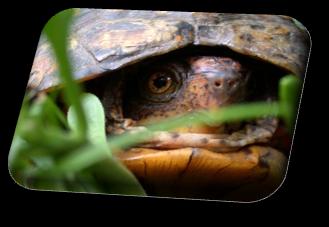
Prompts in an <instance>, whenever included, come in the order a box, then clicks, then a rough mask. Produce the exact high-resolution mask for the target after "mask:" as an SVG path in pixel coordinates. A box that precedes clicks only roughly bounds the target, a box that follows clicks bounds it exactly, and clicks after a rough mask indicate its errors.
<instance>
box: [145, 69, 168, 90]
mask: <svg viewBox="0 0 329 227" xmlns="http://www.w3.org/2000/svg"><path fill="white" fill-rule="evenodd" d="M173 84H174V78H172V76H171V75H169V74H167V73H163V72H156V73H154V74H152V75H151V76H150V77H149V79H148V82H147V86H148V89H149V91H150V92H151V93H154V94H163V93H166V92H170V90H172V88H173Z"/></svg>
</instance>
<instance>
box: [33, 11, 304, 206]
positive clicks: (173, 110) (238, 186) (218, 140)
mask: <svg viewBox="0 0 329 227" xmlns="http://www.w3.org/2000/svg"><path fill="white" fill-rule="evenodd" d="M68 47H69V51H68V53H69V56H70V58H71V61H72V66H73V75H74V77H75V79H76V80H78V81H90V80H91V79H96V78H97V79H103V81H106V83H104V84H105V85H102V86H101V87H102V88H99V89H100V90H102V91H101V92H99V91H98V93H101V98H102V100H103V104H104V109H105V112H106V117H107V129H108V133H109V134H111V133H122V131H120V130H121V129H122V130H123V131H125V130H131V129H134V130H136V129H138V128H143V126H144V124H147V123H152V122H157V121H159V120H161V119H165V118H167V117H171V116H175V115H180V114H184V113H187V112H191V111H194V110H196V109H212V108H216V107H221V106H227V105H230V104H233V103H238V102H241V101H245V100H246V99H247V96H248V94H249V93H250V92H249V91H250V89H251V87H249V85H247V84H250V82H249V79H250V78H252V77H253V72H255V71H257V64H254V63H253V64H249V62H248V61H247V63H246V62H245V61H244V60H243V59H244V58H248V59H252V62H260V65H262V64H267V65H271V66H273V67H275V68H276V69H277V70H278V71H280V72H281V74H278V75H276V72H277V71H275V70H274V71H273V72H269V73H266V71H260V72H261V73H258V74H261V76H260V77H263V80H269V79H268V78H269V77H270V75H271V77H272V78H273V77H277V79H279V77H280V76H282V75H284V74H286V73H292V74H294V75H296V76H299V77H303V75H304V73H305V68H306V61H307V55H308V51H309V36H308V33H307V31H306V29H305V28H304V27H303V26H302V25H301V24H300V23H298V22H297V21H295V20H294V19H292V18H290V17H287V16H272V15H248V14H220V13H199V12H164V11H133V10H99V9H79V10H77V11H76V13H75V16H74V20H73V24H72V27H71V31H70V36H69V45H68ZM199 47H200V49H201V48H205V47H206V48H208V49H209V48H215V49H216V48H219V49H223V50H224V49H225V50H228V52H229V53H234V54H235V55H234V54H233V55H232V54H229V55H227V54H224V55H222V54H221V52H220V51H219V52H218V53H216V54H209V52H207V53H203V52H202V54H200V53H201V52H198V51H196V52H195V51H194V52H193V54H185V55H184V54H183V55H180V54H178V55H177V54H176V55H175V57H166V58H162V56H170V54H171V53H174V52H175V53H176V52H177V53H180V52H184V51H186V50H189V49H194V50H198V48H199ZM219 49H218V50H219ZM216 50H217V49H216ZM215 52H216V51H215ZM226 52H227V51H226ZM226 52H225V53H226ZM187 53H189V52H187ZM213 53H214V52H213ZM177 56H178V57H177ZM235 56H241V57H242V60H241V59H240V58H239V57H238V58H235ZM152 59H157V60H152ZM182 59H183V60H184V64H185V65H187V68H184V67H185V66H182V65H179V64H178V63H177V62H179V61H181V60H182ZM159 62H160V63H159ZM147 64H149V65H152V67H153V68H155V71H152V70H149V69H150V67H149V66H147ZM177 64H178V66H177ZM136 65H138V66H136ZM145 65H146V68H147V70H146V71H145V70H144V71H143V70H142V71H139V69H140V68H141V67H144V66H145ZM135 66H136V67H135ZM152 67H151V69H152ZM163 67H166V69H168V68H169V69H170V68H175V67H176V68H177V69H178V71H181V72H182V74H184V73H185V74H186V75H187V76H186V77H179V79H178V80H177V81H178V82H177V81H176V82H177V84H179V86H178V85H177V87H178V88H179V89H178V88H177V89H176V87H175V89H176V90H177V93H174V92H172V93H171V94H173V95H157V91H158V90H155V91H156V92H155V93H152V92H151V93H152V94H151V93H150V91H148V89H144V87H143V86H144V85H143V83H144V81H146V82H145V83H144V84H148V85H149V81H152V80H151V79H152V78H153V77H152V76H153V75H154V73H155V75H157V73H158V72H159V69H162V68H163ZM128 68H129V69H128ZM148 70H149V71H148ZM215 71H216V73H215ZM140 72H142V73H140ZM160 72H162V71H161V70H160ZM219 72H220V73H219ZM264 72H265V73H264ZM185 74H184V75H185ZM215 74H216V75H215ZM105 77H108V79H104V78H105ZM249 77H250V78H249ZM132 78H133V79H132ZM145 78H146V79H145ZM150 78H151V79H150ZM163 78H167V77H163ZM163 78H162V79H163ZM264 78H265V79H264ZM171 79H172V78H171ZM171 79H170V80H171ZM162 82H163V80H162ZM162 82H161V83H162ZM101 83H102V82H101ZM140 83H141V84H142V85H140ZM152 83H153V82H152ZM157 83H158V82H157ZM157 83H153V84H151V87H152V86H153V85H154V84H155V85H156V86H157ZM58 85H60V82H59V80H58V69H57V64H56V62H55V59H54V57H53V54H52V50H51V47H50V44H49V43H48V41H47V40H46V38H45V37H44V36H42V38H41V40H40V42H39V45H38V49H37V53H36V57H35V61H34V64H33V67H32V71H31V77H30V80H29V82H28V89H29V90H32V91H34V92H36V93H38V92H40V91H49V90H51V89H54V88H56V87H57V86H58ZM139 86H142V89H137V88H138V87H139ZM161 86H162V85H161ZM232 87H235V88H236V89H232ZM155 89H158V88H155ZM159 89H161V87H160V88H159ZM173 89H174V88H173ZM169 90H170V89H169ZM176 90H175V91H176ZM263 90H264V91H265V93H264V94H266V95H265V96H264V97H262V98H261V99H265V98H266V99H273V98H274V99H275V95H273V94H272V93H271V92H270V91H269V90H267V89H265V88H264V89H263ZM170 91H171V90H170ZM178 91H179V92H178ZM147 92H148V93H147ZM150 97H151V98H150ZM165 99H166V100H165ZM159 103H161V104H159ZM278 125H279V122H278V120H277V119H260V120H259V121H255V122H253V123H248V124H246V125H245V126H244V127H240V126H237V127H236V129H230V130H231V131H230V130H228V129H227V128H226V126H225V125H215V126H214V125H211V126H210V125H203V126H197V127H189V126H187V127H182V128H179V129H175V130H173V131H171V132H159V133H158V134H157V135H156V136H155V137H154V138H153V140H152V139H151V140H150V141H148V142H146V143H145V144H141V145H137V146H135V147H134V148H131V149H129V150H126V151H122V152H119V153H118V154H117V155H116V157H117V158H118V159H120V160H121V161H122V162H123V163H124V164H125V165H126V166H127V167H128V168H129V169H130V170H131V171H132V172H133V173H134V174H135V175H136V177H137V178H138V179H139V181H140V182H141V183H142V185H143V186H144V188H145V189H146V192H147V194H148V195H155V196H174V197H190V198H204V199H232V200H244V201H250V200H255V199H260V198H263V197H265V196H267V195H269V194H270V193H271V192H273V191H274V190H275V189H276V188H277V187H278V186H279V184H280V183H281V182H282V180H283V177H284V173H285V168H286V162H287V158H286V155H285V154H283V153H282V152H281V151H280V150H279V148H277V147H273V146H272V144H271V141H272V138H274V135H275V133H276V132H277V130H278ZM229 127H233V126H232V125H230V126H229ZM233 128H234V127H233ZM232 130H233V131H232ZM229 131H230V132H229Z"/></svg>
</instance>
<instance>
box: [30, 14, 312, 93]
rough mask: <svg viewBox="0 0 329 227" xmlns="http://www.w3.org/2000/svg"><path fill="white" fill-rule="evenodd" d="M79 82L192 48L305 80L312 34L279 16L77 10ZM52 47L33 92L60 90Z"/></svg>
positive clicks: (43, 42)
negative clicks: (225, 53)
mask: <svg viewBox="0 0 329 227" xmlns="http://www.w3.org/2000/svg"><path fill="white" fill-rule="evenodd" d="M68 39H69V41H68V53H69V56H70V59H71V63H72V68H73V75H74V77H75V78H76V79H77V80H80V81H85V80H89V79H93V78H95V77H98V76H100V75H103V74H102V73H103V72H108V71H113V70H117V69H120V68H122V67H125V66H127V65H131V64H134V63H136V62H139V61H142V60H144V59H146V58H150V57H153V56H157V55H163V54H166V53H169V52H172V51H174V50H177V49H181V48H184V47H188V46H218V47H227V48H229V49H231V50H233V51H234V52H237V53H240V54H242V55H246V56H250V57H252V58H256V59H259V60H262V61H266V62H269V63H271V64H274V65H276V66H278V67H280V68H282V69H284V70H286V71H287V72H289V73H292V74H295V75H298V76H303V74H304V71H305V68H306V67H305V66H306V61H307V55H308V51H309V35H308V32H307V30H306V29H305V28H304V27H303V26H302V25H301V24H300V23H299V22H298V21H296V20H295V19H293V18H290V17H287V16H276V15H251V14H223V13H202V12H168V11H134V10H104V9H78V10H77V11H76V13H75V15H74V18H73V23H72V26H71V30H70V33H69V37H68ZM59 83H60V82H59V78H58V67H57V64H56V60H55V58H54V56H53V53H52V49H51V46H50V44H49V42H48V41H47V39H46V37H45V36H44V35H42V36H41V39H40V41H39V45H38V48H37V52H36V56H35V60H34V63H33V66H32V70H31V75H30V79H29V81H28V88H29V89H33V90H36V91H40V90H45V89H49V88H52V87H54V86H56V85H58V84H59Z"/></svg>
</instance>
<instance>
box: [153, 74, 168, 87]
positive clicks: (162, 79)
mask: <svg viewBox="0 0 329 227" xmlns="http://www.w3.org/2000/svg"><path fill="white" fill-rule="evenodd" d="M168 81H170V77H168V76H159V77H158V78H156V79H155V80H154V81H153V84H154V86H155V87H156V88H158V89H160V88H162V87H165V86H166V85H167V83H168Z"/></svg>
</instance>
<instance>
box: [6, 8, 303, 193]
mask: <svg viewBox="0 0 329 227" xmlns="http://www.w3.org/2000/svg"><path fill="white" fill-rule="evenodd" d="M73 15H74V10H66V11H62V12H61V13H59V14H57V15H56V16H55V17H53V18H52V19H51V20H50V21H49V22H48V23H47V25H46V27H45V30H44V32H45V34H46V35H47V38H48V40H49V42H51V43H52V45H53V49H54V53H55V56H56V58H57V60H58V63H59V71H60V76H61V80H62V82H63V84H64V87H63V92H64V98H65V104H66V105H67V106H68V107H69V111H68V114H67V116H66V115H64V113H63V112H62V111H61V109H60V108H59V107H58V106H57V104H56V103H55V102H54V97H50V96H46V95H43V96H40V97H39V98H38V99H36V100H35V101H34V102H32V103H31V102H30V101H29V96H28V95H27V96H26V97H25V99H24V102H23V106H22V110H21V113H20V116H19V120H18V123H17V128H16V132H15V136H14V139H13V143H12V147H11V151H10V156H9V169H10V172H11V174H12V177H13V178H14V179H15V180H16V181H17V182H18V183H19V184H21V185H22V186H25V187H28V188H34V189H48V190H60V191H78V192H97V193H110V194H131V195H145V192H144V190H143V188H142V186H141V185H140V184H139V182H138V181H137V179H136V178H135V177H134V175H133V174H132V173H131V172H130V171H129V170H128V169H127V168H126V167H125V166H123V165H122V164H121V163H120V162H119V161H118V160H117V159H116V158H115V157H114V155H113V154H114V153H113V152H114V151H118V150H120V149H124V148H127V147H129V146H133V145H134V144H136V143H139V142H142V141H143V140H145V139H147V138H149V137H150V136H152V132H154V131H163V130H170V129H173V128H176V127H180V126H183V125H185V124H187V123H189V124H191V123H192V124H202V123H205V122H206V123H220V122H233V121H241V120H249V119H256V118H259V117H264V116H276V117H279V118H281V119H283V120H284V122H285V123H286V125H287V126H288V128H289V129H290V132H291V133H292V132H293V127H294V122H295V116H296V109H297V105H298V100H299V92H300V88H301V81H300V79H298V78H297V77H295V76H293V75H287V76H286V77H283V78H282V79H281V81H280V84H279V101H278V102H272V103H266V102H257V103H250V104H240V105H234V106H230V107H227V108H224V109H221V110H220V111H212V112H206V111H201V112H194V113H190V114H187V115H186V116H183V117H179V118H172V119H167V120H165V121H164V122H160V123H158V124H156V125H150V126H148V129H149V130H148V131H145V132H141V133H138V134H123V135H120V136H115V137H110V138H107V136H106V133H105V116H104V110H103V107H102V104H101V102H100V100H99V99H98V98H97V97H96V96H95V95H93V94H89V93H82V90H81V88H80V87H79V85H78V84H76V83H75V82H74V80H73V77H72V73H71V67H70V64H69V59H68V56H67V53H66V37H67V34H68V29H69V25H70V21H71V19H72V16H73ZM58 28H61V29H58Z"/></svg>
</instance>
